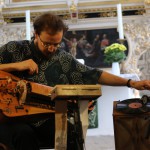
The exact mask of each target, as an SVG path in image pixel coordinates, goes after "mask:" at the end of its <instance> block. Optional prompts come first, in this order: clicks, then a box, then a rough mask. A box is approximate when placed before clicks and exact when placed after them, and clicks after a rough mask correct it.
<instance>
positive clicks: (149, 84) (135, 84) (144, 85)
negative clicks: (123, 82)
mask: <svg viewBox="0 0 150 150" xmlns="http://www.w3.org/2000/svg"><path fill="white" fill-rule="evenodd" d="M130 86H131V87H132V88H135V89H137V90H150V80H142V81H133V80H131V81H130Z"/></svg>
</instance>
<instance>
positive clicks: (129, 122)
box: [113, 101, 150, 150]
mask: <svg viewBox="0 0 150 150" xmlns="http://www.w3.org/2000/svg"><path fill="white" fill-rule="evenodd" d="M116 104H117V101H114V107H113V123H114V138H115V147H116V150H150V112H145V113H138V114H126V113H123V112H120V111H117V109H116Z"/></svg>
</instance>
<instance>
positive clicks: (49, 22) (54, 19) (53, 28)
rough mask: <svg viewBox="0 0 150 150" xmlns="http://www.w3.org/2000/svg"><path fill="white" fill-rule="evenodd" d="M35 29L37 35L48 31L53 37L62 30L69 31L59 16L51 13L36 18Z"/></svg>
mask: <svg viewBox="0 0 150 150" xmlns="http://www.w3.org/2000/svg"><path fill="white" fill-rule="evenodd" d="M33 27H34V31H35V32H36V33H37V34H40V33H41V31H47V32H49V33H50V34H52V35H53V34H56V33H57V32H59V31H62V30H63V32H66V31H67V30H68V26H67V25H66V24H65V23H64V22H63V20H62V19H61V18H60V17H59V16H57V15H54V14H52V13H49V12H47V13H44V14H42V15H40V16H38V17H36V18H35V20H34V22H33Z"/></svg>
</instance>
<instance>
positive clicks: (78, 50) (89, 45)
mask: <svg viewBox="0 0 150 150" xmlns="http://www.w3.org/2000/svg"><path fill="white" fill-rule="evenodd" d="M118 37H119V35H118V32H117V29H116V28H112V29H95V30H82V31H68V32H67V33H66V34H65V35H64V38H63V41H62V46H63V47H64V49H65V50H66V51H67V52H69V53H71V54H72V55H73V56H74V57H76V58H77V59H84V62H85V65H87V66H90V67H96V68H107V67H111V65H108V64H106V63H105V62H104V50H105V47H106V46H109V45H111V44H112V43H118ZM125 44H126V42H125Z"/></svg>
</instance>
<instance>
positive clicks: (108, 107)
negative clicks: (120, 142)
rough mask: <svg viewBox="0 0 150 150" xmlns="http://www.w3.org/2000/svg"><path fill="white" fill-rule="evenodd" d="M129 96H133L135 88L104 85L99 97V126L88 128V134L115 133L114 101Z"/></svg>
mask: <svg viewBox="0 0 150 150" xmlns="http://www.w3.org/2000/svg"><path fill="white" fill-rule="evenodd" d="M129 98H133V89H130V88H128V87H111V86H102V96H101V97H100V98H99V99H98V128H95V129H88V131H87V136H94V135H114V130H113V116H112V114H113V101H118V100H125V99H129Z"/></svg>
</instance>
